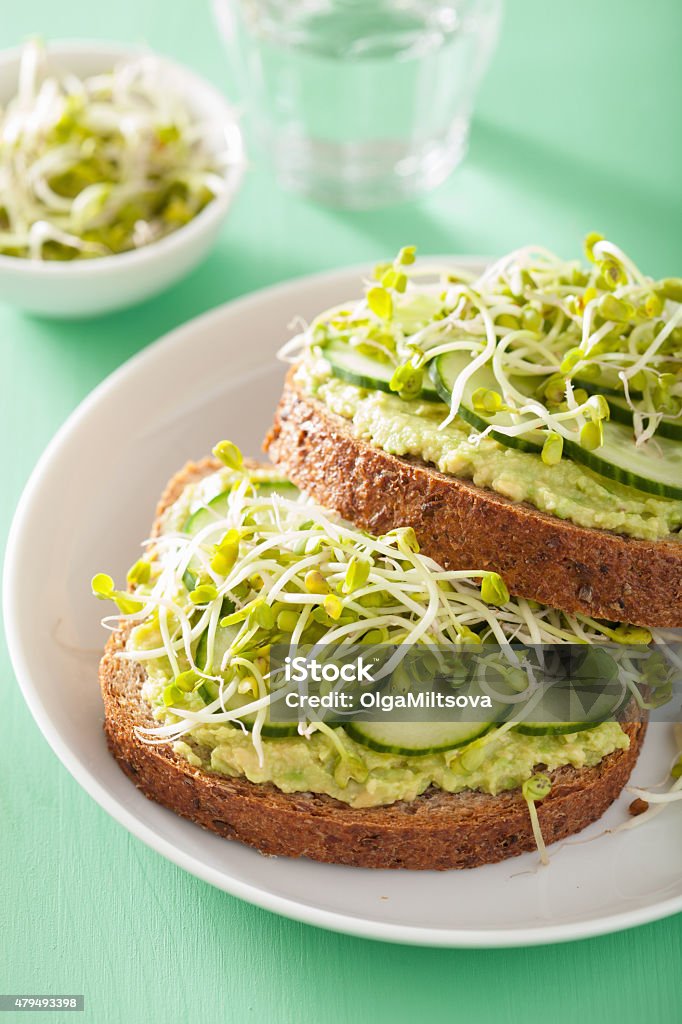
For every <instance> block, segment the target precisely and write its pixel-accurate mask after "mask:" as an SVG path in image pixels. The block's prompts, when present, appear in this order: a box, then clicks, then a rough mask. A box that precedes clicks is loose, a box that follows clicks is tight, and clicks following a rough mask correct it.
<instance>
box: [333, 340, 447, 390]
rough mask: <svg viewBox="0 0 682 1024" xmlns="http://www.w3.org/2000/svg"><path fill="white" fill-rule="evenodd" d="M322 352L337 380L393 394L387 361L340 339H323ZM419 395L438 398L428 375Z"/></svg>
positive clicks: (391, 367)
mask: <svg viewBox="0 0 682 1024" xmlns="http://www.w3.org/2000/svg"><path fill="white" fill-rule="evenodd" d="M322 355H323V357H324V358H325V359H326V360H327V362H328V363H329V365H330V367H331V371H332V373H333V375H334V376H335V377H338V378H339V380H345V381H347V382H348V383H349V384H355V386H356V387H358V388H366V389H367V390H368V391H386V392H387V393H388V394H389V395H395V394H396V392H395V391H391V388H390V380H391V377H392V376H393V371H394V369H395V367H394V366H392V365H391V364H390V363H385V362H382V361H381V360H380V359H373V358H372V356H367V355H363V354H361V353H360V352H357V351H356V350H355V349H353V348H351V346H350V345H347V344H345V343H344V342H340V341H329V342H327V344H326V345H325V346H324V347H323V348H322ZM419 397H420V398H421V399H422V400H423V401H425V402H440V398H439V397H438V393H437V391H436V389H435V387H434V386H433V384H432V383H431V382H430V381H429V380H428V378H426V379H425V381H424V387H423V389H422V392H421V394H420V396H419Z"/></svg>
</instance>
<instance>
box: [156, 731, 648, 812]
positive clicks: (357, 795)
mask: <svg viewBox="0 0 682 1024" xmlns="http://www.w3.org/2000/svg"><path fill="white" fill-rule="evenodd" d="M339 732H340V735H341V738H342V739H343V743H344V745H345V746H346V747H347V748H348V750H349V752H350V754H351V755H352V756H353V757H355V758H358V759H359V760H360V761H361V762H362V764H363V765H364V766H365V767H366V768H367V769H368V774H367V778H366V779H365V780H364V781H357V780H356V779H354V778H351V779H350V780H349V781H348V783H347V785H345V786H342V785H340V784H339V782H338V781H337V777H336V774H335V769H336V767H337V764H338V761H339V757H338V754H337V752H336V749H335V747H334V746H333V744H332V742H331V740H329V739H328V738H327V736H324V735H322V734H321V733H315V734H313V736H312V737H311V738H310V739H305V738H304V737H302V736H291V737H284V738H280V739H269V738H264V739H263V764H262V765H261V764H260V763H259V760H258V754H257V753H256V749H255V747H254V745H253V743H252V742H251V737H250V735H249V733H244V732H242V730H241V729H239V728H237V727H235V726H232V725H203V726H198V727H196V728H195V729H194V730H193V731H192V744H191V746H190V744H188V743H185V742H180V743H176V744H175V751H176V753H178V754H180V756H182V757H186V758H187V759H188V760H189V761H190V763H192V764H194V765H195V766H197V767H198V766H199V765H202V766H203V767H204V768H206V769H208V770H210V771H214V772H218V773H219V774H221V775H231V776H235V775H241V776H244V777H246V778H247V779H249V781H251V782H256V783H262V782H272V783H274V784H275V786H277V788H278V789H281V790H282V791H283V792H284V793H302V792H303V793H304V792H312V793H326V794H327V795H328V796H333V797H336V799H337V800H342V801H343V802H344V803H347V804H350V806H351V807H374V806H376V805H378V804H390V803H394V802H395V801H396V800H414V799H415V797H418V796H419V794H420V793H423V792H424V790H425V789H428V787H429V786H430V785H434V786H438V787H439V788H440V789H443V790H446V791H447V792H448V793H458V792H459V791H460V790H462V789H477V790H481V791H483V792H484V793H493V794H494V793H499V792H501V791H502V790H505V789H515V788H516V787H517V786H520V785H521V783H522V782H524V781H525V780H526V779H527V778H529V777H530V775H532V773H533V769H534V767H535V766H536V765H538V764H543V765H546V767H547V768H548V769H552V768H558V767H559V766H560V765H566V764H570V765H573V766H574V767H576V768H584V767H589V766H590V765H594V764H597V763H598V762H599V761H601V759H602V758H603V757H605V756H606V755H607V754H610V753H611V752H612V751H614V750H624V749H627V747H628V746H629V739H628V737H627V736H626V735H625V733H624V732H623V730H622V729H621V727H620V726H619V725H618V723H617V722H605V723H603V724H602V725H598V726H596V727H595V728H594V729H587V730H585V731H584V732H579V733H573V734H571V735H566V736H522V735H520V734H519V733H514V732H507V733H504V734H503V735H502V736H500V737H499V738H497V739H493V740H491V741H490V742H489V743H488V744H486V745H485V746H484V747H483V748H479V750H484V751H485V757H483V758H482V759H481V763H480V765H478V766H477V767H473V766H472V765H471V764H468V765H467V767H465V765H464V764H463V760H464V762H467V761H468V760H469V759H467V758H463V757H462V755H463V752H464V751H465V750H467V749H470V748H466V747H465V748H462V749H461V751H460V752H458V751H456V750H453V751H448V752H446V753H441V754H427V755H425V756H423V757H401V756H398V755H396V754H380V753H377V752H376V751H374V750H369V749H368V748H366V747H362V746H360V744H358V743H355V742H354V741H353V740H352V739H351V738H350V737H349V736H347V735H346V734H345V733H344V732H343V730H339ZM477 753H478V751H477ZM476 760H478V758H477V759H476ZM343 781H345V779H344V780H343Z"/></svg>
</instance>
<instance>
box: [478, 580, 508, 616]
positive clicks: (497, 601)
mask: <svg viewBox="0 0 682 1024" xmlns="http://www.w3.org/2000/svg"><path fill="white" fill-rule="evenodd" d="M481 597H482V598H483V600H484V601H485V603H486V604H494V605H499V607H502V606H503V605H505V604H506V603H507V601H508V600H509V591H508V590H507V586H506V584H505V582H504V580H503V579H502V577H501V576H500V575H499V574H498V573H496V572H489V573H486V575H485V576H484V577H483V580H482V582H481Z"/></svg>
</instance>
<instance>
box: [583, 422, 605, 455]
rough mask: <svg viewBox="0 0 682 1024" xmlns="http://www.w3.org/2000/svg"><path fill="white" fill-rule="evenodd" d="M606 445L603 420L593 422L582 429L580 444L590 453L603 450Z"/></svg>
mask: <svg viewBox="0 0 682 1024" xmlns="http://www.w3.org/2000/svg"><path fill="white" fill-rule="evenodd" d="M603 443H604V427H603V426H602V422H601V420H591V421H590V422H589V423H585V424H584V425H583V426H582V427H581V428H580V444H581V445H582V447H583V448H586V449H587V451H588V452H593V451H595V450H596V449H597V448H601V446H602V445H603Z"/></svg>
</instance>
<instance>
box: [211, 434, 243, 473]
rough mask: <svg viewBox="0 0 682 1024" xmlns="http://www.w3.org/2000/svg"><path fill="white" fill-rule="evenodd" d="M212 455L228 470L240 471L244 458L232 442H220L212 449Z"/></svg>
mask: <svg viewBox="0 0 682 1024" xmlns="http://www.w3.org/2000/svg"><path fill="white" fill-rule="evenodd" d="M213 454H214V455H215V457H216V459H220V461H221V462H222V464H223V465H224V466H227V468H228V469H235V470H240V469H241V468H242V466H243V465H244V457H243V456H242V453H241V452H240V450H239V448H237V445H236V444H233V443H232V441H220V442H219V443H218V444H217V445H216V446H215V448H214V449H213Z"/></svg>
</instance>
